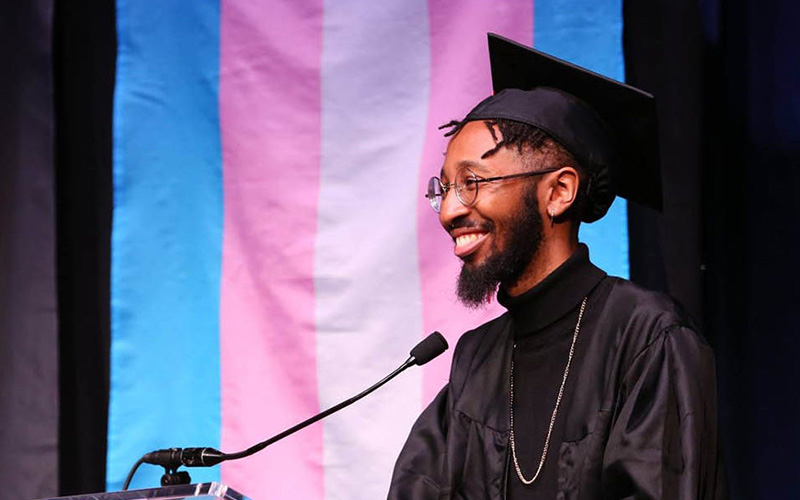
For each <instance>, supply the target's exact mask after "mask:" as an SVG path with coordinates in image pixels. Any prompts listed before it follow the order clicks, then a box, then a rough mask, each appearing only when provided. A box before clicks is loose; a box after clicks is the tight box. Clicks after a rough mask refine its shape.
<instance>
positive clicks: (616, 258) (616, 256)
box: [533, 0, 630, 278]
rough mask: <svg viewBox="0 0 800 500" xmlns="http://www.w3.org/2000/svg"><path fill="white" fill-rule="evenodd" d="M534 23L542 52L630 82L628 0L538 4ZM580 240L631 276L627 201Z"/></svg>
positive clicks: (610, 267)
mask: <svg viewBox="0 0 800 500" xmlns="http://www.w3.org/2000/svg"><path fill="white" fill-rule="evenodd" d="M533 19H534V30H533V33H534V43H535V46H536V48H537V49H540V50H543V51H544V52H547V53H549V54H553V55H554V56H556V57H560V58H562V59H566V60H567V61H570V62H572V63H575V64H578V65H580V66H583V67H586V68H588V69H591V70H592V71H595V72H597V73H602V74H604V75H606V76H608V77H610V78H614V79H616V80H620V81H622V80H624V78H625V60H624V56H623V53H622V0H608V1H606V0H603V1H597V0H536V3H535V5H534V16H533ZM580 239H581V240H582V241H584V242H586V243H587V244H588V245H589V248H590V249H591V255H592V261H593V262H594V263H595V264H597V265H598V266H600V267H601V268H603V269H604V270H605V271H606V272H608V273H609V274H612V275H615V276H622V277H624V278H627V277H628V275H629V273H630V271H629V269H630V268H629V264H628V211H627V204H626V202H625V200H624V199H622V198H617V201H615V202H614V205H613V206H612V207H611V210H609V212H608V214H607V215H606V216H605V217H603V218H602V219H601V220H599V221H598V222H595V223H593V224H583V225H581V230H580Z"/></svg>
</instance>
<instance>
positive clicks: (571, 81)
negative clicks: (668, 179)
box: [465, 33, 662, 222]
mask: <svg viewBox="0 0 800 500" xmlns="http://www.w3.org/2000/svg"><path fill="white" fill-rule="evenodd" d="M489 55H490V58H491V66H492V83H493V86H494V91H495V94H494V95H493V96H491V97H489V98H487V99H485V100H484V101H483V102H481V103H480V104H478V105H477V106H476V107H475V108H474V109H473V110H472V111H470V113H469V114H468V115H467V117H466V119H465V120H466V121H473V120H492V119H499V118H503V119H508V120H513V121H518V122H522V123H527V124H529V125H532V126H534V127H537V128H540V129H542V130H543V131H545V132H546V133H547V134H548V135H550V136H551V137H552V138H553V139H554V140H556V141H557V142H559V143H560V144H561V145H562V146H564V147H565V148H566V149H567V150H568V151H569V152H570V153H572V155H573V156H575V157H576V159H577V160H578V162H580V164H581V166H582V167H583V168H584V170H586V173H587V174H588V177H589V182H588V187H587V193H586V195H587V200H586V201H587V203H585V204H584V209H583V213H582V214H581V219H582V220H583V221H585V222H593V221H595V220H597V219H599V218H601V217H602V216H603V215H605V213H606V212H607V211H608V208H609V207H610V206H611V203H612V202H613V201H614V197H615V196H616V195H619V196H622V197H624V198H627V199H628V200H631V201H635V202H637V203H640V204H642V205H645V206H648V207H651V208H654V209H656V210H661V205H662V197H661V172H660V167H659V152H658V131H657V123H656V108H655V100H654V98H653V96H652V95H650V94H648V93H647V92H644V91H641V90H639V89H637V88H634V87H631V86H629V85H625V84H624V83H620V82H617V81H615V80H612V79H610V78H606V77H604V76H602V75H599V74H597V73H593V72H591V71H588V70H586V69H584V68H581V67H578V66H575V65H573V64H570V63H568V62H566V61H562V60H560V59H557V58H555V57H552V56H549V55H547V54H544V53H542V52H539V51H537V50H534V49H531V48H528V47H525V46H524V45H520V44H518V43H515V42H513V41H511V40H508V39H506V38H503V37H500V36H497V35H495V34H492V33H490V34H489Z"/></svg>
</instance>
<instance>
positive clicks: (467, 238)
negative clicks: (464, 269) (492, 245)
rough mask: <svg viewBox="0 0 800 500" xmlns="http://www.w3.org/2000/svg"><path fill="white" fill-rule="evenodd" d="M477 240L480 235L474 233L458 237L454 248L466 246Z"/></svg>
mask: <svg viewBox="0 0 800 500" xmlns="http://www.w3.org/2000/svg"><path fill="white" fill-rule="evenodd" d="M478 238H480V235H479V234H475V233H470V234H465V235H462V236H459V237H458V238H456V246H462V245H467V244H469V243H472V242H473V241H475V240H477V239H478Z"/></svg>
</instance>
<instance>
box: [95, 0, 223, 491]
mask: <svg viewBox="0 0 800 500" xmlns="http://www.w3.org/2000/svg"><path fill="white" fill-rule="evenodd" d="M117 31H118V57H117V86H116V90H115V103H114V225H113V233H112V257H111V329H112V342H111V392H110V408H109V427H108V466H107V467H108V468H107V487H108V489H109V490H118V489H120V487H121V486H122V482H123V480H124V478H125V475H126V474H127V471H128V469H129V468H130V466H131V465H132V464H133V463H134V462H135V461H136V459H137V458H138V457H139V456H140V455H142V454H143V453H145V452H146V451H148V450H152V449H156V448H163V447H172V446H215V447H218V446H219V442H220V435H219V434H220V381H219V378H220V377H219V283H220V267H221V252H222V210H223V207H222V201H223V198H222V154H221V149H220V130H219V119H218V112H217V94H218V81H219V4H218V3H217V2H205V1H203V2H196V1H193V0H161V1H159V2H138V1H132V0H118V2H117ZM162 472H163V471H162V470H160V469H159V468H157V467H153V466H143V467H142V468H141V469H140V471H139V473H138V474H137V476H136V479H135V481H134V482H133V484H132V487H133V488H136V487H154V486H158V484H159V477H160V476H161V474H162ZM191 474H192V478H193V479H194V480H195V481H203V480H216V479H218V478H219V472H218V470H216V469H214V470H202V469H193V470H192V471H191Z"/></svg>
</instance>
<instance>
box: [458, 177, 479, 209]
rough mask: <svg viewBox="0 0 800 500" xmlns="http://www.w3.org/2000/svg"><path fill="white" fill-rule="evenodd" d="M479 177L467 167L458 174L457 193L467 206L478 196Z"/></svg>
mask: <svg viewBox="0 0 800 500" xmlns="http://www.w3.org/2000/svg"><path fill="white" fill-rule="evenodd" d="M477 181H478V178H477V177H476V176H475V174H473V173H472V172H470V171H469V170H467V169H462V170H460V171H459V172H458V175H456V182H455V184H456V195H458V199H459V200H461V203H463V204H464V205H466V206H470V205H472V204H473V203H474V202H475V198H477V197H478V182H477Z"/></svg>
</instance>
